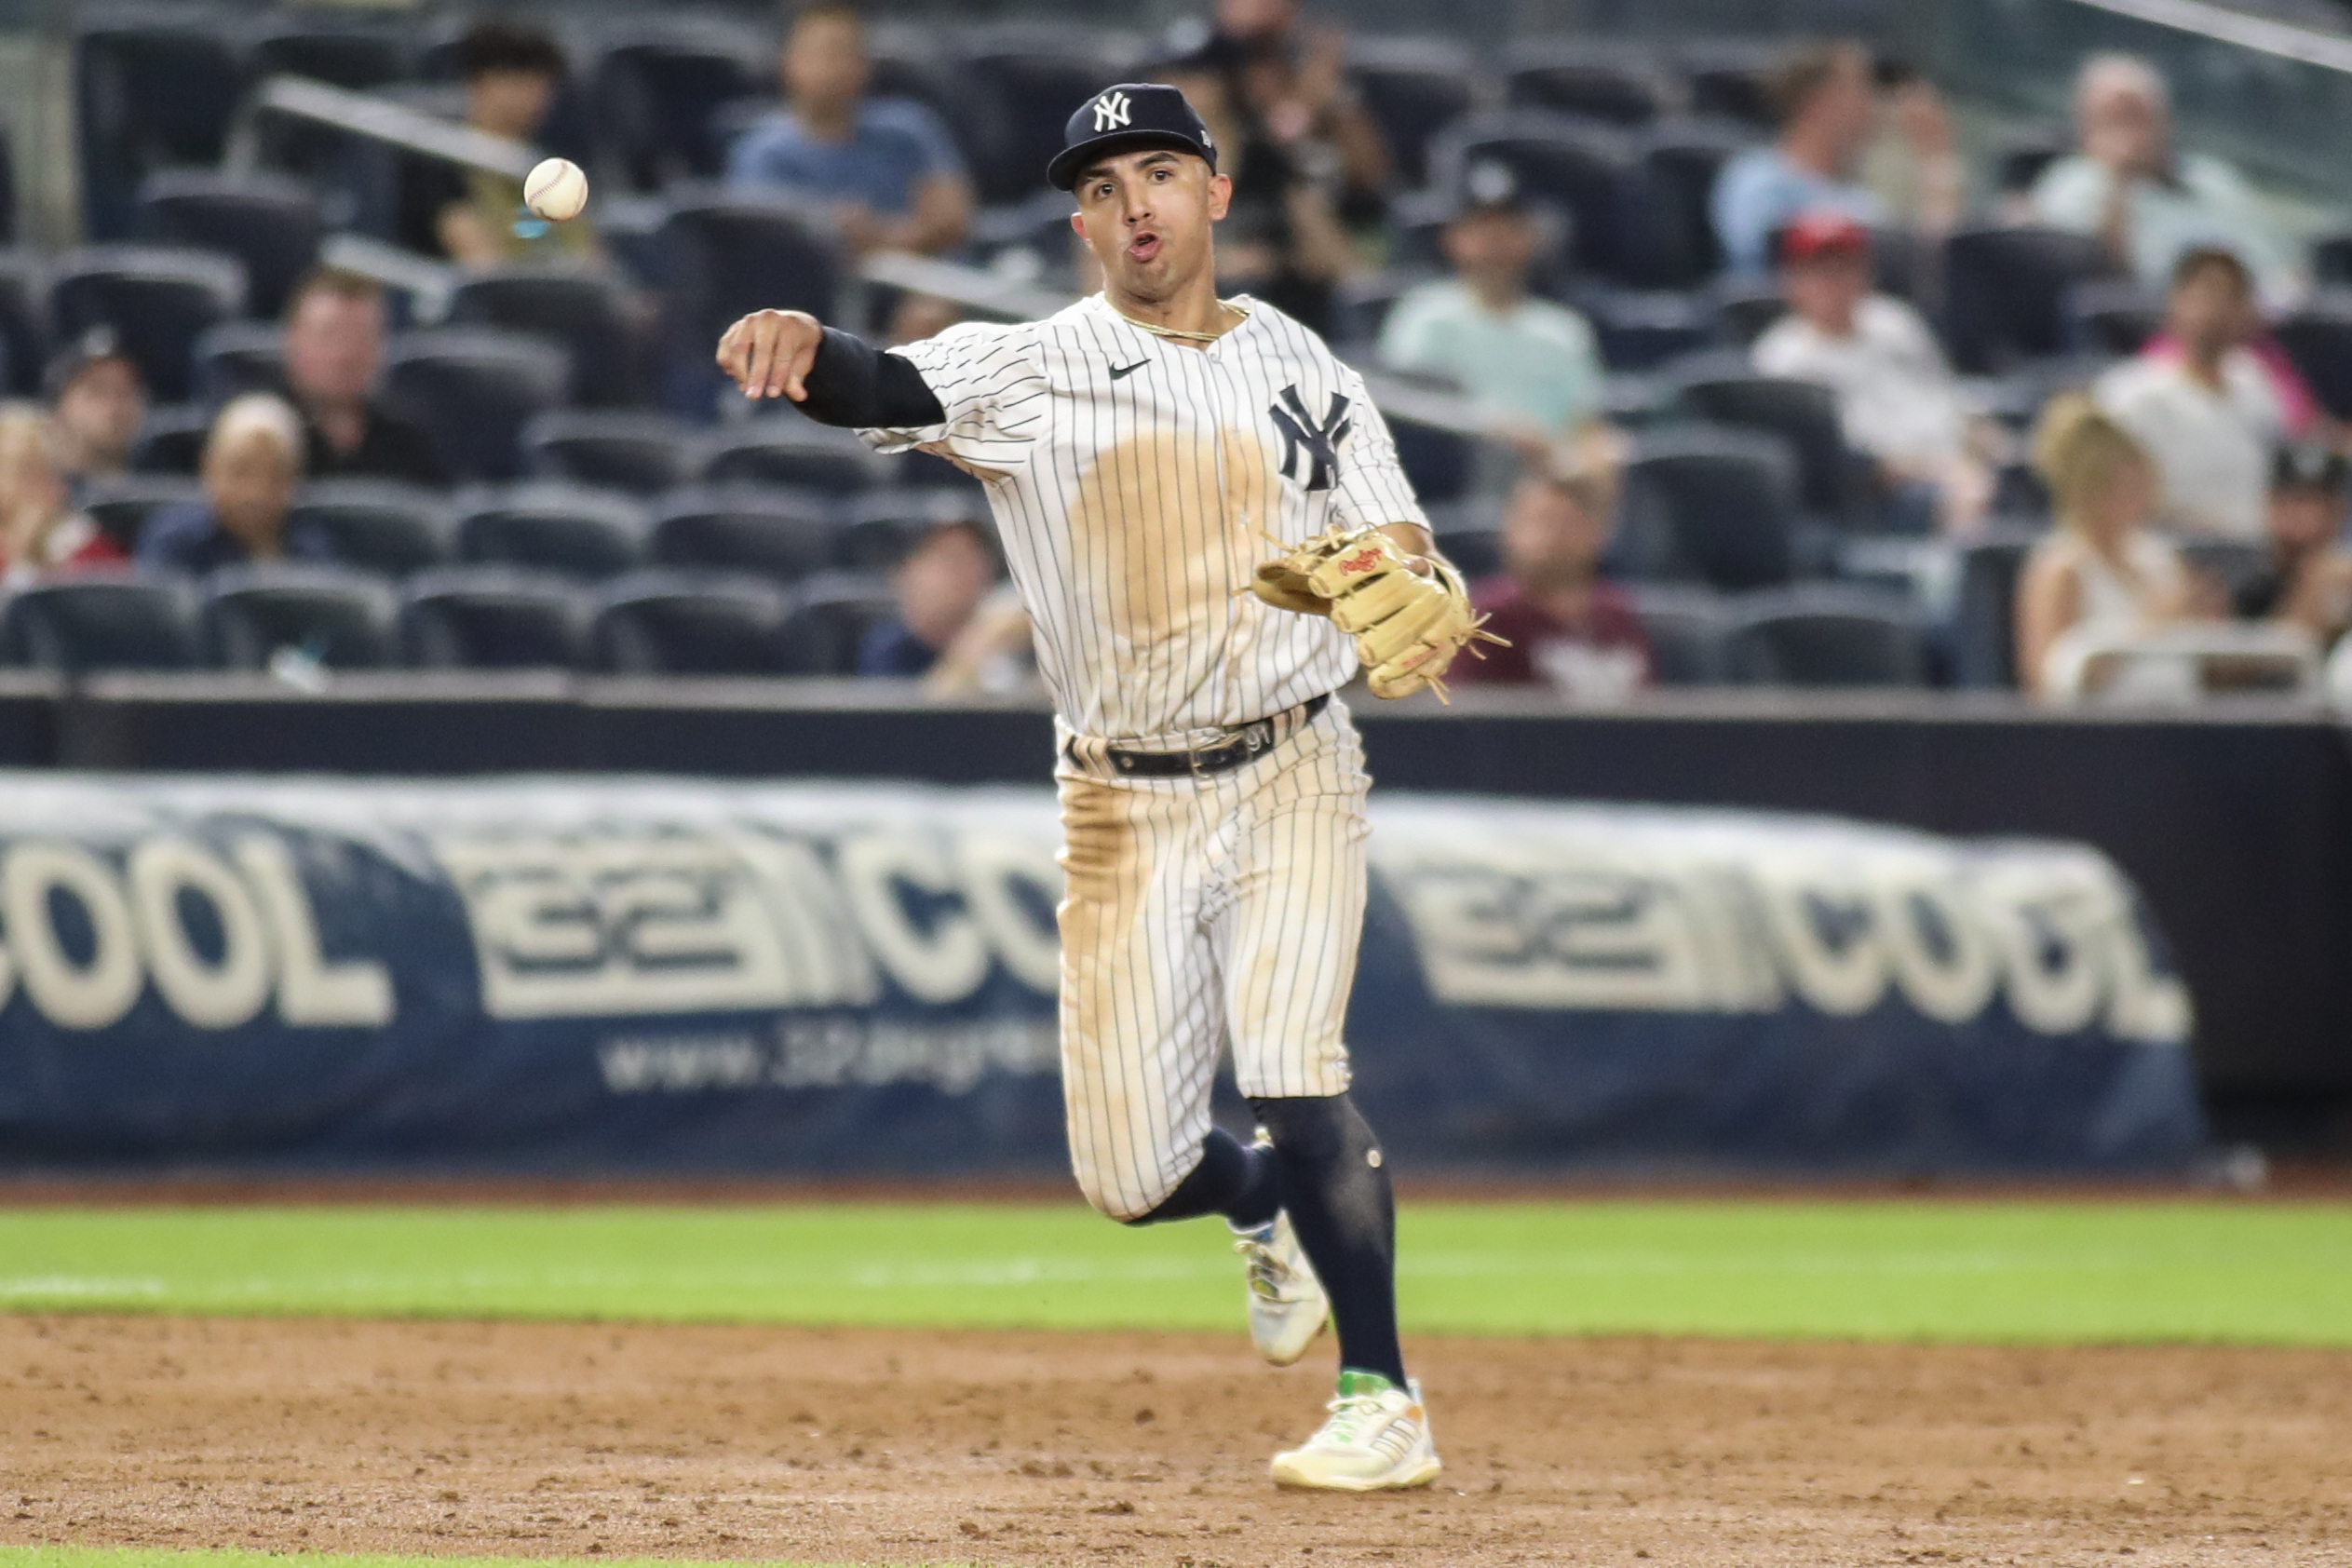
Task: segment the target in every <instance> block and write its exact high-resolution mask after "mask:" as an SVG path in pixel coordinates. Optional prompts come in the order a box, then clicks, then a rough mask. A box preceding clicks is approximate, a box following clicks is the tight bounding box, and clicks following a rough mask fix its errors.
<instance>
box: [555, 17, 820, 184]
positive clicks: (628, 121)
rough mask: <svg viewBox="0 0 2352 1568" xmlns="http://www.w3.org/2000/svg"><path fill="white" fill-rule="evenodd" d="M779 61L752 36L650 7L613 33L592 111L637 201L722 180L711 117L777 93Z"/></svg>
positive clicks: (600, 61) (598, 72)
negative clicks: (725, 107)
mask: <svg viewBox="0 0 2352 1568" xmlns="http://www.w3.org/2000/svg"><path fill="white" fill-rule="evenodd" d="M773 59H774V57H773V55H772V53H771V51H770V50H768V49H767V48H765V47H763V46H762V44H761V43H760V41H759V40H758V38H757V37H756V36H754V35H753V34H750V32H749V31H748V30H744V29H738V28H735V27H731V26H729V25H727V24H726V23H724V22H723V21H721V20H718V19H716V18H711V17H700V16H695V15H692V14H690V13H689V14H686V15H668V16H665V15H663V14H661V8H660V7H646V8H644V9H643V10H642V11H641V12H640V13H639V14H638V16H637V17H636V18H634V19H632V20H629V21H627V22H625V23H622V24H621V25H620V27H619V28H618V29H617V30H616V31H614V32H611V33H608V34H606V36H605V37H604V39H603V41H602V47H601V48H600V50H599V51H598V58H597V61H596V67H595V70H594V72H593V73H592V74H591V78H590V82H591V85H590V88H589V93H590V100H589V101H590V102H591V104H592V105H593V109H594V114H595V116H596V128H597V133H598V136H599V138H600V140H601V141H602V145H603V148H604V151H605V153H606V154H607V155H608V158H609V159H610V164H609V167H611V168H612V169H614V170H615V172H617V173H618V174H619V175H620V176H621V177H622V179H623V180H625V181H626V182H628V188H629V189H630V190H633V191H641V192H655V191H660V190H664V189H666V188H668V187H669V186H671V185H674V184H678V183H680V182H684V181H692V180H715V179H717V178H718V177H719V176H720V175H721V174H723V173H724V172H725V171H726V156H727V146H726V142H724V141H723V140H721V138H720V137H719V135H718V134H717V133H716V132H715V131H714V129H713V127H712V114H713V111H715V110H716V109H717V108H718V107H719V106H720V105H722V104H723V103H726V102H728V101H734V100H740V99H744V98H748V97H750V96H751V95H753V94H756V93H760V92H762V91H768V90H772V78H773V77H774V74H775V68H774V63H773Z"/></svg>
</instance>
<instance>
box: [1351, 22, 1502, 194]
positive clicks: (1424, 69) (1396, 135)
mask: <svg viewBox="0 0 2352 1568" xmlns="http://www.w3.org/2000/svg"><path fill="white" fill-rule="evenodd" d="M1347 76H1348V80H1349V81H1350V82H1352V83H1354V85H1355V88H1356V96H1357V98H1358V100H1359V101H1361V102H1362V103H1363V105H1364V109H1365V112H1366V113H1367V114H1369V115H1371V116H1372V123H1373V124H1374V125H1376V126H1378V127H1379V128H1380V134H1381V138H1382V140H1383V141H1385V142H1386V143H1387V144H1388V158H1389V162H1390V164H1391V165H1392V166H1393V168H1394V169H1395V170H1396V179H1397V180H1398V181H1399V182H1400V183H1401V184H1405V185H1418V184H1420V183H1421V182H1422V181H1423V179H1424V178H1426V175H1427V173H1428V168H1429V160H1428V148H1429V142H1430V141H1431V139H1432V138H1434V137H1435V136H1436V135H1437V134H1438V132H1439V131H1440V130H1442V129H1444V128H1446V127H1447V126H1449V125H1452V124H1453V122H1454V121H1455V120H1458V119H1460V118H1461V117H1462V116H1463V115H1467V114H1468V113H1469V112H1470V111H1471V110H1472V109H1474V108H1476V107H1477V106H1478V103H1479V101H1480V98H1482V97H1484V96H1485V88H1484V85H1483V83H1482V82H1481V81H1480V74H1479V69H1478V63H1477V61H1475V60H1474V59H1473V58H1472V56H1471V54H1470V51H1469V50H1468V49H1467V47H1464V46H1462V45H1460V44H1457V43H1454V42H1453V41H1452V40H1451V39H1442V38H1365V37H1358V38H1354V39H1351V40H1349V42H1348V46H1347Z"/></svg>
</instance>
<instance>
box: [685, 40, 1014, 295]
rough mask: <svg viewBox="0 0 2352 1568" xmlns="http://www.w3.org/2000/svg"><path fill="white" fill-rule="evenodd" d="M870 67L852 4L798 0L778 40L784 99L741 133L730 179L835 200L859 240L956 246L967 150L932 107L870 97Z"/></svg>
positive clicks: (937, 248) (966, 222)
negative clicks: (961, 151) (960, 149)
mask: <svg viewBox="0 0 2352 1568" xmlns="http://www.w3.org/2000/svg"><path fill="white" fill-rule="evenodd" d="M872 75H873V66H872V61H869V60H868V59H867V58H866V30H865V23H864V21H863V20H861V19H860V17H859V16H858V8H857V7H854V6H849V5H842V4H836V3H833V0H818V3H817V4H814V5H808V6H804V7H801V8H800V10H799V12H798V13H797V14H795V15H794V17H793V19H792V30H791V35H790V36H789V37H788V38H787V39H786V40H785V44H784V58H783V78H784V103H783V106H782V107H781V108H780V109H778V110H777V112H776V113H774V114H772V115H767V116H766V117H765V118H764V119H762V120H761V121H760V122H759V123H758V124H756V125H754V126H752V127H751V128H750V129H749V130H747V131H745V132H744V133H743V135H742V136H741V138H739V139H738V140H737V142H736V144H735V148H734V150H733V152H732V153H731V154H730V155H729V156H728V159H727V180H728V182H729V183H731V184H735V185H738V186H754V187H760V188H764V189H781V190H785V191H789V192H793V193H796V194H800V195H805V196H816V197H818V198H820V199H822V200H825V201H829V202H831V203H832V210H833V217H834V219H835V221H836V222H838V223H840V225H841V232H842V235H843V237H845V239H846V240H847V241H848V242H849V244H850V246H851V248H852V249H854V250H914V251H919V252H921V253H923V254H925V255H938V254H940V253H941V252H944V251H948V250H954V249H955V248H956V247H957V246H959V245H961V244H963V243H964V235H965V232H966V230H968V229H969V228H970V227H971V224H972V186H971V182H970V180H968V179H967V178H966V175H965V172H964V160H963V158H962V157H961V156H960V155H958V154H957V153H956V151H955V143H954V142H953V140H952V139H951V138H950V137H949V135H948V132H947V128H946V127H945V126H943V125H941V124H940V123H939V116H938V115H934V114H933V113H931V111H930V110H929V109H927V108H926V107H924V106H923V105H922V104H920V103H917V102H914V101H912V100H911V99H902V98H877V99H870V98H868V97H867V96H866V84H867V82H868V81H869V80H871V79H872Z"/></svg>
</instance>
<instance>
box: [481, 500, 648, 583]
mask: <svg viewBox="0 0 2352 1568" xmlns="http://www.w3.org/2000/svg"><path fill="white" fill-rule="evenodd" d="M456 509H457V514H458V517H457V524H456V555H457V559H458V560H460V561H486V562H496V563H499V564H501V565H507V566H528V567H533V568H535V569H538V570H540V571H547V572H560V573H562V574H564V575H566V576H571V577H581V578H596V577H611V576H617V575H618V574H621V573H623V572H626V571H629V569H630V568H632V567H634V566H637V565H638V564H640V563H641V562H642V561H643V560H644V559H645V533H646V527H645V514H644V511H643V509H642V507H640V506H639V505H638V503H637V501H636V500H635V499H634V498H633V497H631V496H628V495H623V494H619V493H615V492H613V491H609V490H589V489H588V488H586V487H585V486H581V485H569V484H558V483H553V482H548V481H539V482H534V483H530V484H518V485H509V486H506V487H503V488H499V489H494V490H490V491H484V492H476V493H471V494H467V495H464V496H461V497H459V499H458V502H457V507H456Z"/></svg>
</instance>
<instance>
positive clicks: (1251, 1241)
mask: <svg viewBox="0 0 2352 1568" xmlns="http://www.w3.org/2000/svg"><path fill="white" fill-rule="evenodd" d="M1233 1235H1234V1242H1233V1250H1235V1251H1237V1252H1238V1253H1240V1254H1241V1255H1242V1256H1243V1257H1245V1258H1247V1259H1249V1260H1250V1343H1251V1344H1253V1345H1256V1346H1257V1347H1258V1354H1259V1355H1261V1356H1264V1358H1266V1359H1267V1360H1269V1361H1271V1362H1273V1363H1274V1364H1275V1365H1276V1366H1277V1367H1287V1366H1289V1365H1290V1364H1291V1362H1293V1361H1295V1360H1297V1359H1298V1358H1300V1357H1302V1356H1304V1355H1305V1354H1306V1347H1307V1346H1308V1345H1313V1344H1314V1343H1315V1336H1316V1335H1318V1334H1319V1333H1321V1332H1322V1331H1323V1325H1324V1324H1325V1323H1327V1322H1329V1321H1330V1320H1331V1297H1330V1296H1328V1295H1326V1294H1324V1293H1323V1282H1322V1281H1321V1280H1319V1279H1318V1278H1316V1277H1315V1267H1314V1265H1313V1264H1309V1263H1308V1262H1307V1261H1306V1252H1305V1250H1304V1249H1303V1248H1301V1247H1300V1246H1299V1238H1298V1233H1297V1232H1296V1231H1293V1230H1292V1229H1291V1216H1290V1215H1289V1214H1287V1213H1283V1214H1277V1215H1275V1217H1274V1218H1273V1219H1271V1220H1268V1221H1267V1222H1266V1223H1264V1224H1262V1225H1260V1226H1258V1227H1257V1228H1256V1229H1255V1230H1238V1229H1237V1230H1235V1231H1234V1233H1233Z"/></svg>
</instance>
